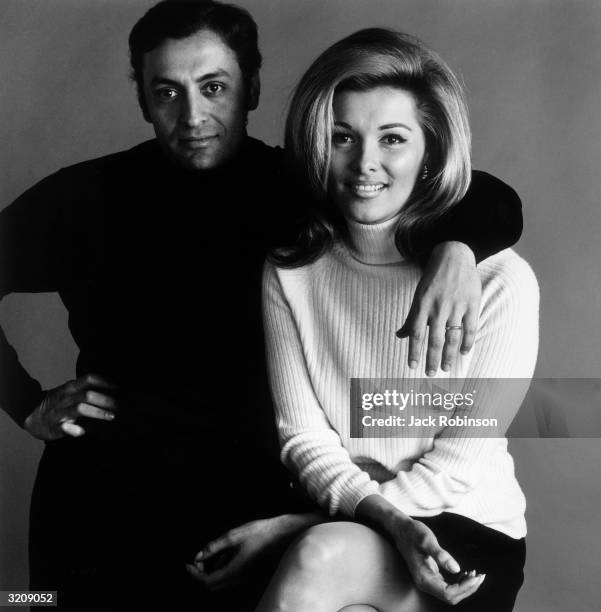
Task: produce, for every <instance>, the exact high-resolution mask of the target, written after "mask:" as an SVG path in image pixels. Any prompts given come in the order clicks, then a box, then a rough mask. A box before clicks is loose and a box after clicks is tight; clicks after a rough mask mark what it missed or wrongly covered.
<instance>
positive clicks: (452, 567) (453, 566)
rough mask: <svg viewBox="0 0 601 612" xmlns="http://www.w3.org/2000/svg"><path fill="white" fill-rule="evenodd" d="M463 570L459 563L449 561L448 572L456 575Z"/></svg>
mask: <svg viewBox="0 0 601 612" xmlns="http://www.w3.org/2000/svg"><path fill="white" fill-rule="evenodd" d="M460 569H461V568H460V567H459V563H457V561H452V560H451V561H447V570H449V572H451V573H453V574H456V573H457V572H458V571H459V570H460Z"/></svg>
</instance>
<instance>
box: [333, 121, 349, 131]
mask: <svg viewBox="0 0 601 612" xmlns="http://www.w3.org/2000/svg"><path fill="white" fill-rule="evenodd" d="M334 125H335V126H336V127H343V128H346V129H347V130H352V129H353V128H352V127H351V126H350V125H349V124H348V123H345V122H344V121H334Z"/></svg>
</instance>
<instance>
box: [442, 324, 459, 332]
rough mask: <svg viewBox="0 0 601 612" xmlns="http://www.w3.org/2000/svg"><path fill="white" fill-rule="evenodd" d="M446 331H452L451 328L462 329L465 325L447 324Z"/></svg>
mask: <svg viewBox="0 0 601 612" xmlns="http://www.w3.org/2000/svg"><path fill="white" fill-rule="evenodd" d="M444 329H445V331H451V330H455V329H457V330H462V329H463V325H447V326H446V327H445V328H444Z"/></svg>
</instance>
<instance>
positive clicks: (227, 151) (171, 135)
mask: <svg viewBox="0 0 601 612" xmlns="http://www.w3.org/2000/svg"><path fill="white" fill-rule="evenodd" d="M143 78H144V97H145V100H146V104H147V107H148V112H149V114H150V118H151V121H152V124H153V125H154V131H155V133H156V136H157V139H158V141H159V143H160V144H161V146H162V147H163V149H164V150H165V151H166V152H167V153H168V154H169V155H170V156H171V157H172V158H173V159H174V160H175V161H176V162H178V163H179V164H181V165H182V166H184V167H186V168H189V169H191V170H208V169H212V168H216V167H218V166H220V165H222V164H223V163H225V162H226V161H228V160H229V159H230V158H231V157H232V156H233V155H234V154H235V153H236V151H237V150H238V147H239V146H240V144H241V142H242V140H243V138H244V136H245V133H246V113H247V108H246V95H245V90H244V82H243V78H242V72H241V70H240V66H239V64H238V60H237V58H236V55H235V53H234V52H233V51H232V49H230V47H228V46H227V45H226V44H225V43H224V42H223V40H222V39H221V38H220V37H219V36H218V35H217V34H215V33H214V32H212V31H210V30H202V31H200V32H197V33H196V34H193V35H192V36H190V37H188V38H184V39H181V40H175V39H167V40H165V41H164V42H163V43H162V44H161V45H160V46H159V47H157V48H156V49H153V50H152V51H149V52H148V53H146V54H145V55H144V71H143Z"/></svg>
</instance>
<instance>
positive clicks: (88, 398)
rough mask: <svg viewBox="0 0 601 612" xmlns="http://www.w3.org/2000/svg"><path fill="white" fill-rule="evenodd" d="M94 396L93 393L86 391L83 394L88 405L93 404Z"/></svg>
mask: <svg viewBox="0 0 601 612" xmlns="http://www.w3.org/2000/svg"><path fill="white" fill-rule="evenodd" d="M95 395H96V394H95V393H94V391H86V392H85V394H84V398H85V401H86V402H88V403H91V402H93V401H94V399H95Z"/></svg>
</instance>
